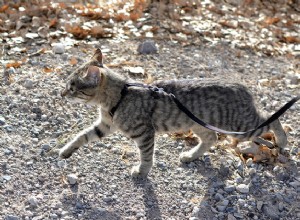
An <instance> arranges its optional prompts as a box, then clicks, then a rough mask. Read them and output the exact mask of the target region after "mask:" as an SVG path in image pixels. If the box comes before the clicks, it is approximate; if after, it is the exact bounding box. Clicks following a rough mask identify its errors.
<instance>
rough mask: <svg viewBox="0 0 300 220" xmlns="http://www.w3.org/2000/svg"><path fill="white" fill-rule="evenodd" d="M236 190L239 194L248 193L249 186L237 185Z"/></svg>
mask: <svg viewBox="0 0 300 220" xmlns="http://www.w3.org/2000/svg"><path fill="white" fill-rule="evenodd" d="M236 190H237V191H238V192H240V193H249V185H246V184H240V185H237V187H236Z"/></svg>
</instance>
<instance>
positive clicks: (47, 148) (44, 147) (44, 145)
mask: <svg viewBox="0 0 300 220" xmlns="http://www.w3.org/2000/svg"><path fill="white" fill-rule="evenodd" d="M41 148H42V149H43V150H45V151H47V150H49V149H50V145H49V144H42V145H41Z"/></svg>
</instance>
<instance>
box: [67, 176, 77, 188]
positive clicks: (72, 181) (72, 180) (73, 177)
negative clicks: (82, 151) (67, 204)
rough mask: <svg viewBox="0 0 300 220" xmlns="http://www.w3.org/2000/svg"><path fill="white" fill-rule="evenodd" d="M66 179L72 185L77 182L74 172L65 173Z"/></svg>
mask: <svg viewBox="0 0 300 220" xmlns="http://www.w3.org/2000/svg"><path fill="white" fill-rule="evenodd" d="M67 179H68V181H69V183H70V184H71V185H74V184H76V183H77V180H78V177H77V175H76V174H69V175H67Z"/></svg>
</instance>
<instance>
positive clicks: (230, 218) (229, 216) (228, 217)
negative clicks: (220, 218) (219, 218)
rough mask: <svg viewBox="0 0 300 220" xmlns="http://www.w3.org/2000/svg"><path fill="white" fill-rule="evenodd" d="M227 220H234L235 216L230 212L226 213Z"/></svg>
mask: <svg viewBox="0 0 300 220" xmlns="http://www.w3.org/2000/svg"><path fill="white" fill-rule="evenodd" d="M227 220H236V218H235V217H234V216H233V215H232V214H228V216H227Z"/></svg>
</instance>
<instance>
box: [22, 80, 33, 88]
mask: <svg viewBox="0 0 300 220" xmlns="http://www.w3.org/2000/svg"><path fill="white" fill-rule="evenodd" d="M33 85H34V84H33V81H32V80H30V79H26V80H25V82H24V84H23V86H24V87H25V88H26V89H32V88H33Z"/></svg>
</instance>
